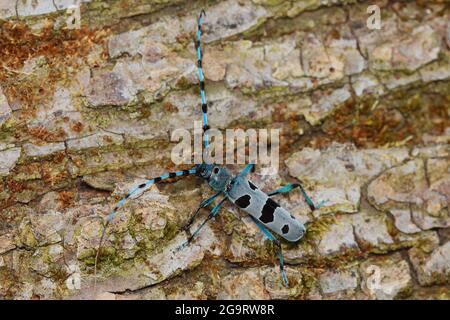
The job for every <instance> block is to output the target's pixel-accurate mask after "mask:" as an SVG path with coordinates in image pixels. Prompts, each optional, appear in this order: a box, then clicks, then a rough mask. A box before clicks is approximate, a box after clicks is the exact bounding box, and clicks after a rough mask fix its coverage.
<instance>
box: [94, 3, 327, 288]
mask: <svg viewBox="0 0 450 320" xmlns="http://www.w3.org/2000/svg"><path fill="white" fill-rule="evenodd" d="M205 15H206V13H205V11H204V10H202V11H201V13H200V15H199V17H198V20H197V22H198V27H197V39H196V50H197V67H198V77H199V81H200V96H201V107H202V114H203V132H204V134H203V145H204V148H205V150H207V149H208V143H209V142H208V132H207V131H208V129H209V126H208V115H207V112H208V106H207V104H206V97H205V79H204V75H203V67H202V52H201V50H200V37H201V34H202V22H203V16H205ZM204 154H205V153H204ZM202 162H203V163H201V164H197V165H195V166H194V167H193V168H191V169H188V170H182V171H177V172H170V173H166V174H163V175H162V176H159V177H157V178H153V179H149V180H147V181H145V182H144V183H142V184H140V185H139V186H137V187H135V188H134V189H133V190H131V191H130V192H129V193H128V194H127V195H126V196H125V197H124V198H123V199H122V200H120V201H119V203H118V204H117V205H116V206H115V207H114V209H113V211H112V212H111V213H110V214H109V215H108V217H107V218H106V223H105V225H104V228H103V233H102V236H101V238H100V243H99V247H98V249H97V254H96V257H95V267H94V274H96V271H97V261H98V257H99V253H100V249H101V245H102V242H103V238H104V237H105V233H106V229H107V227H108V225H109V223H110V222H111V221H112V220H113V218H114V217H115V216H116V214H117V212H118V210H119V209H120V207H122V206H123V205H124V203H125V201H126V200H127V199H128V198H130V197H131V196H132V195H134V194H136V193H138V192H143V191H145V190H147V189H148V188H149V187H150V186H151V185H152V184H154V183H158V182H161V181H162V180H165V179H168V178H175V177H180V176H188V175H191V174H195V175H196V176H198V177H200V178H202V179H203V180H204V181H205V182H207V183H208V185H209V186H210V187H211V188H212V189H213V190H214V191H215V192H216V193H215V194H214V195H213V196H212V197H210V198H208V199H205V200H203V201H202V202H201V203H200V205H199V207H198V209H197V210H196V211H195V213H194V214H193V216H192V217H191V219H190V220H189V222H188V224H187V225H186V226H185V227H184V229H185V230H186V231H188V230H189V229H190V226H191V225H192V223H193V222H194V220H195V218H196V216H197V215H198V213H199V212H200V210H201V209H202V208H205V207H207V206H209V205H210V204H212V203H213V202H214V200H215V199H216V198H217V197H219V196H222V199H221V200H220V201H218V202H217V204H216V205H215V206H214V207H213V208H212V210H211V211H210V213H209V215H208V217H207V218H206V219H205V220H204V221H203V222H202V223H201V224H200V226H199V227H198V228H197V229H196V230H195V231H194V232H193V233H192V234H190V236H189V238H188V240H187V241H186V242H185V243H184V244H183V245H182V246H180V247H179V248H178V250H181V249H182V248H183V247H185V246H186V245H189V244H190V243H191V242H192V240H193V239H194V238H195V237H196V236H197V235H198V233H199V232H200V230H201V229H202V228H203V226H204V225H205V224H206V223H207V222H208V221H209V220H211V219H212V218H214V217H215V216H216V215H217V214H218V213H219V209H220V208H221V206H222V205H223V204H224V202H225V200H227V199H228V200H230V201H231V202H232V203H234V204H235V205H236V206H238V207H239V208H241V209H242V210H244V211H245V212H246V213H248V214H249V215H250V217H251V219H252V220H253V221H254V223H255V224H256V225H257V226H258V228H259V229H260V230H261V231H262V233H263V234H264V235H265V236H266V238H267V239H269V240H270V241H271V242H273V243H274V244H275V246H276V247H277V249H278V250H277V251H278V253H277V254H278V259H279V265H280V273H281V278H282V281H283V283H284V285H285V286H286V287H288V286H289V284H288V279H287V276H286V273H285V271H284V259H283V253H282V249H281V244H280V242H279V241H278V240H277V239H276V238H275V237H274V236H273V235H272V233H271V232H270V231H269V230H268V229H270V230H272V231H273V232H275V233H277V234H278V235H280V236H281V237H283V238H284V239H286V240H288V241H290V242H297V241H298V240H300V238H302V237H303V235H304V234H305V227H304V225H303V224H302V223H300V222H299V221H298V220H296V219H295V218H294V216H292V215H291V214H290V213H289V212H288V211H286V210H285V209H283V208H282V207H281V206H280V205H279V204H278V203H277V202H275V201H274V200H273V199H272V197H273V196H275V195H277V194H280V193H287V192H289V191H291V190H293V189H296V188H299V189H300V191H301V193H302V194H303V196H304V198H305V200H306V202H307V204H308V205H309V207H310V208H311V210H315V209H318V208H319V207H320V206H321V205H322V203H323V202H321V203H319V205H317V206H316V205H315V204H314V203H313V201H312V200H311V198H310V197H309V196H308V195H307V194H306V192H305V190H304V189H303V187H302V186H301V185H300V184H298V183H291V184H288V185H285V186H283V187H281V188H279V189H276V190H274V191H272V192H270V193H269V194H266V193H264V192H263V191H261V190H260V189H259V188H258V187H257V186H255V185H254V184H253V183H252V182H251V181H250V180H248V179H247V178H246V176H247V175H248V173H249V172H250V171H252V169H254V164H248V165H246V166H245V168H244V169H243V170H242V171H241V173H239V174H238V175H237V176H232V175H231V174H230V172H229V171H228V170H227V169H225V168H223V167H220V166H218V165H215V164H210V163H207V162H205V159H203V161H202Z"/></svg>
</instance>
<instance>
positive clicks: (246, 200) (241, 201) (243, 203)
mask: <svg viewBox="0 0 450 320" xmlns="http://www.w3.org/2000/svg"><path fill="white" fill-rule="evenodd" d="M251 198H252V197H251V196H249V195H248V194H246V195H244V196H242V197H240V198H238V199H237V200H236V201H235V202H234V203H235V204H236V205H237V206H238V207H239V208H243V209H244V208H247V207H248V206H249V205H250V199H251Z"/></svg>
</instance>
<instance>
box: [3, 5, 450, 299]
mask: <svg viewBox="0 0 450 320" xmlns="http://www.w3.org/2000/svg"><path fill="white" fill-rule="evenodd" d="M371 6H372V8H375V9H377V8H379V12H380V23H381V25H380V26H381V29H376V28H375V29H374V28H373V24H372V22H373V19H375V18H376V12H375V13H372V12H373V11H370V10H369V11H370V12H368V8H369V7H371ZM202 9H204V10H205V11H206V16H205V17H204V25H203V37H202V51H203V54H204V59H203V69H204V73H205V82H206V97H207V100H208V106H209V110H208V112H209V114H208V115H209V120H210V125H211V127H212V128H216V129H219V130H221V131H223V132H225V130H226V129H228V128H241V129H244V130H245V129H249V128H254V129H271V128H279V129H280V148H279V151H280V170H279V171H278V173H276V174H273V175H267V174H264V173H262V172H261V171H260V170H259V169H257V170H256V172H255V173H252V174H251V178H250V179H251V180H252V181H253V182H254V183H255V184H256V185H258V186H260V188H261V189H263V190H264V191H265V192H269V191H271V190H274V189H276V188H279V187H280V186H282V185H285V184H287V183H290V182H297V183H298V182H301V183H302V184H303V185H304V187H305V189H306V191H307V192H308V193H309V194H310V195H311V197H312V198H313V199H314V201H316V202H319V201H320V200H326V203H325V204H324V206H323V207H321V208H320V209H319V210H315V211H311V210H310V208H309V206H308V205H307V204H306V203H305V201H304V198H303V197H302V195H301V193H300V192H299V191H297V190H295V191H292V192H291V193H289V194H287V195H277V196H276V200H277V201H278V202H279V203H280V204H281V205H282V206H283V207H284V208H286V209H287V210H289V211H290V213H292V215H293V216H294V217H295V218H296V219H298V220H300V221H301V222H302V223H304V224H305V225H306V228H307V233H306V235H305V237H304V238H303V239H302V240H300V241H299V242H297V243H295V244H292V243H288V242H284V241H282V247H283V249H284V254H285V258H286V263H287V267H286V272H287V276H288V278H289V281H290V287H289V288H285V287H284V286H283V285H282V282H281V281H280V274H279V269H278V264H277V261H276V255H275V253H276V248H275V247H274V246H273V245H271V244H270V243H269V242H268V241H267V240H265V238H264V237H263V235H262V234H261V233H260V232H259V230H258V229H257V227H256V226H255V225H254V224H253V223H252V221H251V219H250V218H249V217H248V216H247V215H246V214H245V213H243V212H241V211H239V210H238V209H237V208H236V207H234V206H233V205H232V204H231V203H228V204H226V205H224V207H223V208H222V209H221V211H220V213H219V215H218V216H217V217H216V218H214V219H213V220H212V221H210V222H208V224H206V226H205V228H204V229H203V231H202V233H201V234H200V235H199V237H198V238H196V239H195V241H193V243H192V244H191V245H190V246H188V247H186V248H184V249H183V250H179V251H177V250H174V249H175V248H177V247H178V246H179V245H181V244H182V243H183V242H184V241H186V239H187V237H188V233H186V232H185V231H184V230H183V226H184V225H185V224H186V223H187V221H188V220H189V218H190V216H191V215H192V214H193V212H194V211H195V209H196V208H197V206H198V205H199V203H200V202H201V200H202V199H205V198H207V197H208V196H211V195H212V194H213V193H212V191H211V189H210V188H209V187H208V186H207V185H206V184H204V183H201V181H200V180H199V179H197V178H195V177H186V178H183V179H175V180H174V181H171V183H162V184H158V185H154V186H152V187H151V188H150V189H149V190H147V191H146V192H144V193H143V194H138V195H136V196H133V197H132V198H131V199H129V201H128V202H127V203H126V204H125V205H124V206H123V207H122V208H121V209H120V210H119V212H118V215H117V217H116V218H115V219H114V220H113V221H112V222H111V223H110V224H109V226H108V228H107V232H106V236H105V241H104V244H103V248H102V250H101V252H100V254H99V260H98V266H97V272H96V274H94V264H95V257H96V253H97V248H98V245H99V241H100V238H101V235H102V229H103V225H104V221H105V218H106V216H107V215H108V213H109V212H111V210H112V209H113V208H114V206H115V205H116V204H117V202H118V201H119V200H120V199H121V198H122V197H123V196H125V195H126V194H127V192H128V191H129V190H131V189H132V188H133V187H134V186H136V185H139V184H141V183H142V182H143V181H145V180H146V179H147V178H151V177H157V176H159V175H161V174H163V173H164V172H167V171H174V170H178V169H186V168H188V167H189V166H184V167H182V166H175V165H174V164H173V162H172V161H171V150H172V149H173V147H174V146H175V145H176V142H173V141H171V139H170V136H171V133H172V132H173V131H174V130H176V129H187V130H192V129H193V126H194V121H201V105H200V93H199V87H198V74H197V61H196V48H195V41H194V39H195V34H196V31H197V17H198V15H199V13H200V11H201V10H202ZM78 18H79V19H78ZM78 23H79V24H78ZM0 27H1V29H0V62H1V63H0V299H117V300H119V299H450V212H449V202H450V201H449V200H450V169H449V168H450V165H449V164H450V147H449V142H450V3H449V2H448V1H445V0H442V1H419V0H418V1H387V0H386V1H378V0H373V1H351V0H348V1H347V0H334V1H331V0H329V1H323V0H322V1H320V0H303V1H293V0H253V1H250V0H248V1H244V0H224V1H180V0H146V1H144V0H133V1H125V0H80V1H76V0H53V1H52V0H33V1H31V0H17V1H10V0H0ZM242 167H243V166H242V165H241V166H239V165H235V166H230V167H229V168H230V169H231V170H232V171H233V172H238V170H239V169H242ZM207 214H208V211H207V210H206V209H205V210H203V211H201V214H200V215H199V218H198V221H197V222H196V223H194V227H196V226H198V224H199V222H200V221H201V220H202V219H204V218H205V217H206V216H207Z"/></svg>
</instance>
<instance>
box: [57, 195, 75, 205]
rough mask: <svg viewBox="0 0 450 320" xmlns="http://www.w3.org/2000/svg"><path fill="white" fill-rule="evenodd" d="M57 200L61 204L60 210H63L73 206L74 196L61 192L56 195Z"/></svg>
mask: <svg viewBox="0 0 450 320" xmlns="http://www.w3.org/2000/svg"><path fill="white" fill-rule="evenodd" d="M58 200H59V202H60V203H61V208H62V209H65V208H68V207H70V206H71V205H73V203H74V200H75V194H74V193H73V192H71V191H61V192H60V193H59V194H58Z"/></svg>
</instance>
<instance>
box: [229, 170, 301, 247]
mask: <svg viewBox="0 0 450 320" xmlns="http://www.w3.org/2000/svg"><path fill="white" fill-rule="evenodd" d="M228 196H229V198H230V200H231V201H232V202H233V203H234V204H235V205H236V206H238V207H239V208H241V209H242V210H244V211H245V212H247V213H248V214H250V215H251V216H253V217H254V218H256V219H258V220H259V221H261V223H262V224H264V225H265V226H266V227H267V228H269V229H270V230H272V231H274V232H275V233H277V234H279V235H280V236H282V237H283V238H285V239H286V240H288V241H291V242H295V241H297V240H299V239H300V238H301V237H303V235H304V233H305V227H304V226H303V224H302V223H300V222H299V221H298V220H296V219H295V218H294V217H293V216H292V215H291V214H290V213H289V212H288V211H286V210H285V209H284V208H282V207H281V206H280V205H279V204H278V203H277V202H275V201H274V200H273V199H271V198H270V197H269V196H268V195H267V194H265V193H264V192H262V191H261V190H260V189H259V188H258V187H256V186H255V185H254V184H253V183H252V182H251V181H249V180H247V179H245V178H243V177H237V178H236V179H235V180H234V183H233V185H232V187H231V188H230V190H229V191H228Z"/></svg>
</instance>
